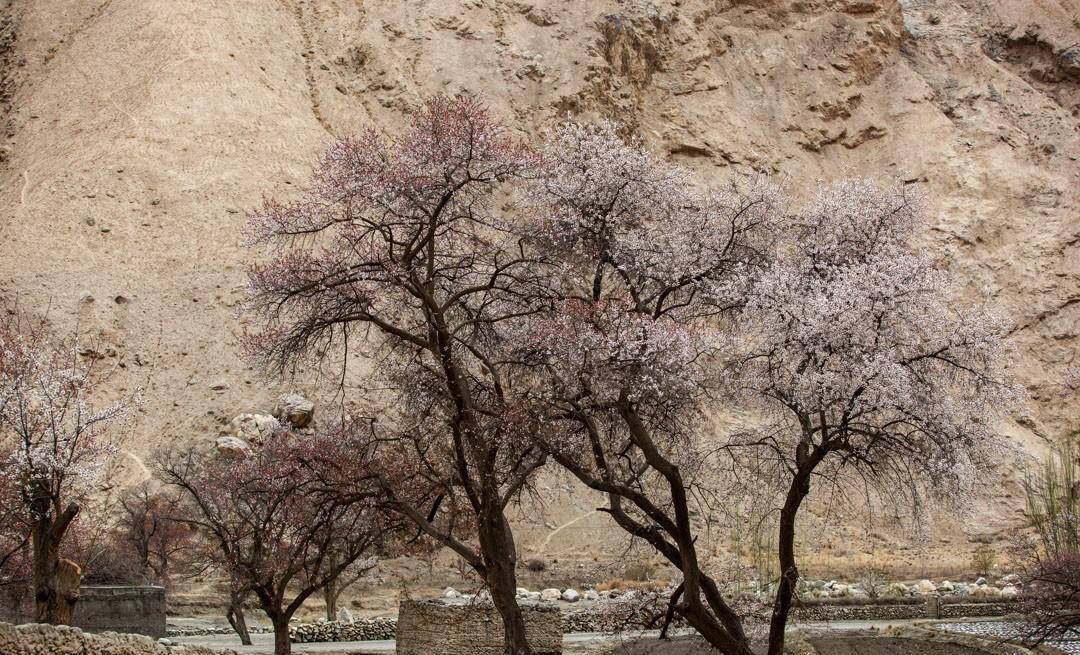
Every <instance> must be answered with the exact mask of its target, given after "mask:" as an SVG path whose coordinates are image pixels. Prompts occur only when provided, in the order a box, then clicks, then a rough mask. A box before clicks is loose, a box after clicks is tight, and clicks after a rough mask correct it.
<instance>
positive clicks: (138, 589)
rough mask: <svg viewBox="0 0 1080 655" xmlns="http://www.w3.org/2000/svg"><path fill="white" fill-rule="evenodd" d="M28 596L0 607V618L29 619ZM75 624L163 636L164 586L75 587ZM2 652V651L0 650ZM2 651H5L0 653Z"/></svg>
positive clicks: (89, 628) (17, 620)
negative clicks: (77, 599) (17, 603)
mask: <svg viewBox="0 0 1080 655" xmlns="http://www.w3.org/2000/svg"><path fill="white" fill-rule="evenodd" d="M29 600H30V599H26V602H24V603H22V604H21V605H20V606H19V607H17V608H10V607H5V608H2V609H0V620H4V621H10V622H11V623H28V622H30V621H32V620H33V615H32V612H31V607H30V603H29ZM72 623H74V624H75V626H76V627H79V628H82V629H84V630H87V631H89V632H104V631H106V630H109V631H112V632H130V633H134V634H140V635H146V636H148V637H154V638H155V639H156V638H158V637H164V636H165V590H164V589H163V588H161V587H155V586H149V585H147V586H121V585H102V586H84V587H82V588H80V589H79V602H78V603H76V604H75V618H74V620H73V621H72ZM0 653H3V651H0ZM4 655H6V654H4Z"/></svg>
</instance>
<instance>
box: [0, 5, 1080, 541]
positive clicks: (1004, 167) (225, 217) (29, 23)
mask: <svg viewBox="0 0 1080 655" xmlns="http://www.w3.org/2000/svg"><path fill="white" fill-rule="evenodd" d="M0 7H3V9H2V11H3V24H2V29H0V61H2V65H3V84H2V87H0V97H2V101H3V103H4V112H5V113H4V116H3V119H2V120H3V122H4V125H3V128H4V134H3V136H2V137H0V162H2V163H0V242H2V244H3V246H2V247H3V250H2V256H0V292H2V293H3V295H4V296H5V297H6V298H8V299H11V298H14V297H16V296H17V297H18V299H19V303H20V304H22V305H23V306H25V307H32V308H35V309H38V310H42V311H46V310H47V311H48V313H49V315H50V316H51V317H52V318H53V319H54V320H57V321H58V322H60V323H61V324H63V325H72V324H74V322H75V320H76V319H77V320H78V322H79V325H80V328H81V330H82V332H83V333H84V335H86V336H88V337H90V338H91V339H92V340H93V342H94V344H93V349H94V351H95V352H94V353H91V354H92V355H93V356H100V357H101V358H102V360H103V363H104V364H105V365H106V366H109V367H112V368H114V369H115V370H114V372H113V375H112V376H111V388H112V390H113V392H115V393H119V392H120V391H121V390H123V389H132V388H134V387H136V386H142V387H143V388H144V395H145V399H146V402H145V405H144V407H143V409H142V411H141V413H140V417H139V421H138V424H137V426H136V427H135V430H134V435H133V438H132V439H131V443H130V444H129V446H128V450H129V451H130V452H131V453H132V455H133V457H134V456H138V455H141V454H144V453H145V452H147V451H148V450H149V449H150V447H151V446H152V445H153V444H155V443H158V442H161V441H162V440H165V439H172V438H189V437H192V436H196V437H198V436H200V435H211V436H212V435H216V434H217V431H218V430H219V429H221V426H222V425H223V424H224V423H225V422H226V421H228V420H229V419H230V418H231V417H232V416H233V415H235V414H237V413H238V412H240V411H251V410H262V411H267V410H269V409H270V406H271V404H272V398H273V396H274V395H275V394H276V393H278V391H279V390H278V389H274V388H271V386H272V385H268V384H267V383H265V382H263V381H262V380H260V379H259V377H258V375H257V373H256V372H254V371H252V370H250V369H249V368H248V367H247V365H246V364H245V363H244V362H243V361H242V360H241V359H240V358H239V357H238V355H237V352H236V350H235V348H234V346H233V337H232V335H233V334H234V333H235V332H236V331H237V330H238V329H239V327H240V324H241V320H242V319H239V318H237V316H236V313H235V309H236V306H237V303H238V301H239V300H240V298H241V297H242V291H243V284H244V262H245V260H246V259H247V258H248V257H249V256H250V253H248V252H246V251H245V249H244V247H243V243H242V236H241V228H242V225H243V221H244V212H245V210H247V209H248V208H250V207H252V206H253V205H255V204H256V203H258V202H259V200H260V197H261V195H262V194H264V193H272V194H275V195H278V196H286V197H287V196H288V195H289V194H290V191H292V190H295V189H298V188H299V187H300V185H302V184H303V183H304V181H305V179H306V176H307V174H308V172H309V170H310V166H311V164H312V162H313V160H314V158H315V157H316V156H317V155H318V154H319V152H320V151H321V150H322V149H323V148H324V147H325V146H326V144H327V143H328V141H329V140H330V139H331V138H332V136H333V135H335V134H340V133H348V132H353V131H356V130H358V129H360V128H361V127H363V126H365V125H368V124H372V123H374V124H376V125H378V126H380V127H382V128H385V129H386V130H389V131H393V130H395V129H396V128H398V127H400V126H401V125H402V124H403V122H404V120H405V117H404V113H405V112H406V111H407V110H408V108H409V107H411V106H413V105H414V104H415V103H416V102H417V101H418V100H420V99H421V98H423V97H425V96H428V95H431V94H434V93H438V92H445V93H457V92H461V91H465V92H471V93H481V94H483V95H484V96H485V97H486V98H487V100H488V101H489V102H490V103H491V104H492V106H493V107H494V109H495V111H496V112H497V113H498V114H499V115H500V116H501V117H502V118H503V119H504V120H506V121H507V122H508V123H509V124H511V125H513V126H514V127H515V128H516V129H518V130H520V131H521V133H522V134H524V135H528V136H530V137H535V136H536V135H538V134H540V133H541V131H542V129H543V128H545V127H546V126H549V125H551V124H552V122H553V121H555V120H556V119H557V118H558V117H560V116H562V115H564V114H566V113H567V112H569V113H572V114H575V115H581V116H584V117H608V118H613V119H616V120H619V121H622V122H624V123H627V124H629V125H630V126H631V127H632V128H633V129H635V130H638V131H640V132H641V133H642V134H643V135H645V137H646V138H647V140H648V142H649V144H650V145H651V146H652V147H653V148H654V149H655V150H656V151H657V152H659V153H662V154H663V155H665V156H667V157H669V158H670V159H672V160H675V161H678V162H680V163H683V164H685V165H687V166H689V167H690V168H692V169H694V170H695V171H697V172H698V173H699V174H700V175H701V176H702V177H703V178H707V179H710V180H714V181H716V182H722V181H723V180H725V179H727V178H728V177H729V176H731V175H736V174H740V173H745V172H746V171H748V170H751V169H764V170H768V171H771V172H774V173H777V174H780V175H782V176H784V177H786V178H787V179H789V180H790V181H791V184H792V188H793V190H794V191H796V192H799V191H800V190H805V189H806V188H808V187H809V186H811V185H812V184H813V183H814V182H815V181H816V180H819V179H829V178H834V177H837V176H841V175H844V174H849V173H867V174H872V175H880V176H899V177H902V178H903V179H905V180H909V181H912V182H917V183H919V184H920V185H921V186H922V187H923V189H924V190H925V191H926V192H927V193H928V194H929V196H930V198H931V199H932V207H933V211H934V215H933V219H932V227H931V229H930V230H929V231H928V232H927V233H926V234H925V235H924V241H925V245H926V247H927V248H929V249H930V250H931V251H932V252H933V253H935V254H936V256H937V257H938V258H939V259H940V262H941V265H942V266H945V267H948V268H950V269H952V270H953V271H955V273H956V275H957V276H958V277H959V279H960V280H961V281H962V282H963V284H964V290H963V293H964V294H965V295H966V296H967V297H968V298H975V297H977V296H979V294H982V293H989V294H990V296H992V299H993V301H994V302H996V303H998V304H999V305H1000V306H1001V307H1003V308H1004V310H1005V311H1006V312H1007V313H1008V314H1009V316H1010V317H1011V318H1012V320H1013V321H1014V324H1015V327H1014V328H1013V338H1014V339H1015V342H1016V344H1017V346H1018V349H1019V352H1020V361H1019V363H1018V366H1017V369H1016V371H1017V375H1018V377H1019V378H1020V379H1021V380H1022V381H1023V382H1024V383H1025V384H1026V385H1027V386H1028V388H1029V389H1030V391H1031V394H1032V397H1033V403H1032V407H1033V409H1032V412H1031V414H1030V416H1029V417H1014V418H1013V419H1012V420H1010V421H1008V422H1007V423H1006V424H1005V426H1004V427H1005V429H1006V430H1008V431H1009V432H1010V434H1012V435H1013V436H1015V437H1016V438H1017V439H1018V440H1020V442H1021V443H1023V444H1024V446H1025V447H1026V448H1028V449H1029V450H1030V451H1033V452H1040V451H1041V450H1042V449H1044V448H1045V444H1046V443H1047V442H1048V441H1049V440H1052V439H1055V438H1058V437H1060V436H1061V435H1062V434H1064V433H1065V431H1066V430H1067V429H1068V428H1069V427H1070V426H1075V425H1076V422H1077V419H1078V418H1080V408H1078V407H1076V405H1075V404H1074V405H1072V406H1069V405H1067V404H1066V402H1065V401H1064V400H1063V399H1062V398H1061V397H1060V394H1059V393H1058V388H1057V386H1056V383H1057V381H1058V380H1059V379H1060V377H1061V376H1062V375H1063V373H1064V371H1065V370H1066V368H1067V367H1068V366H1069V365H1070V364H1072V365H1075V364H1077V363H1078V362H1080V357H1078V350H1080V341H1078V340H1077V334H1078V331H1080V161H1078V159H1080V147H1078V146H1080V132H1078V127H1080V0H1026V1H1025V0H1001V1H998V2H989V1H980V0H905V1H903V2H899V3H898V2H896V1H892V0H885V1H881V2H873V1H871V0H777V1H775V2H769V1H766V0H754V1H747V2H731V1H724V0H655V1H654V2H650V1H647V0H621V1H620V0H534V1H525V0H522V1H515V0H468V1H460V2H458V1H447V0H431V1H424V0H410V1H409V2H391V1H375V0H367V1H365V0H0ZM1017 475H1018V474H1017V473H1016V472H1015V471H1011V472H1010V471H1005V472H1004V473H991V472H988V473H987V488H988V490H989V491H988V500H987V503H986V506H985V508H984V511H983V513H982V515H981V516H980V517H979V519H978V520H977V521H975V522H974V523H971V524H969V528H968V533H969V534H968V536H970V533H971V532H972V531H975V532H983V533H987V534H992V533H995V532H1000V531H1001V530H1003V529H1004V528H1005V527H1006V526H1008V525H1009V524H1010V522H1015V520H1016V518H1017V511H1018V506H1019V502H1018V496H1017V489H1016V480H1017ZM580 505H581V507H580V508H579V509H567V510H565V511H564V512H563V514H565V516H564V518H565V519H566V520H571V519H573V518H581V517H588V509H589V507H590V505H589V503H588V502H584V501H583V502H581V503H580ZM582 512H584V514H583V513H582ZM593 519H595V517H591V518H587V519H586V518H583V519H582V521H580V522H579V524H578V525H577V527H578V528H582V529H583V528H584V526H586V525H587V524H589V521H590V520H593ZM560 520H563V519H560ZM971 526H973V527H971ZM571 532H572V531H570V530H567V531H566V533H567V534H569V533H571ZM543 534H547V535H548V536H546V537H544V539H546V541H544V542H543V544H542V546H543V548H548V547H550V542H551V540H552V535H551V534H550V533H547V532H544V533H543ZM957 534H958V535H959V536H956V537H942V539H944V540H945V541H943V542H942V543H948V541H949V540H951V539H956V540H958V541H959V542H960V543H968V542H967V537H965V536H964V535H962V534H960V533H957ZM560 538H561V537H560Z"/></svg>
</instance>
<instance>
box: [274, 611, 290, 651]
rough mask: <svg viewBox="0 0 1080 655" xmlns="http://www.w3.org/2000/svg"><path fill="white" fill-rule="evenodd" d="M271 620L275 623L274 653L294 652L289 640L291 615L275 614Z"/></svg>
mask: <svg viewBox="0 0 1080 655" xmlns="http://www.w3.org/2000/svg"><path fill="white" fill-rule="evenodd" d="M271 621H272V622H273V624H274V655H289V654H290V653H291V652H292V642H291V641H289V617H287V616H280V615H279V616H274V617H272V618H271Z"/></svg>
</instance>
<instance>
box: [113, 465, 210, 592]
mask: <svg viewBox="0 0 1080 655" xmlns="http://www.w3.org/2000/svg"><path fill="white" fill-rule="evenodd" d="M117 504H118V506H119V507H118V509H119V519H118V521H117V525H116V526H115V528H114V529H113V531H112V534H111V535H110V536H111V540H112V546H113V547H114V548H120V549H123V550H124V551H126V552H128V553H131V554H134V556H135V558H134V559H135V561H134V563H133V566H134V570H135V573H136V574H137V575H138V576H139V577H140V578H141V579H142V580H144V581H147V582H152V583H153V584H158V585H162V586H164V587H168V586H170V584H171V581H172V578H173V576H174V575H176V574H179V573H185V572H187V571H189V570H190V569H191V568H193V563H192V561H191V560H192V556H193V553H194V552H195V550H196V545H195V543H194V542H195V539H196V538H197V534H196V532H195V530H194V529H192V527H191V526H190V525H188V524H186V523H184V522H182V521H179V520H177V518H176V517H178V516H179V515H180V514H181V508H182V506H183V497H182V496H181V495H180V494H178V493H176V492H175V490H172V491H166V490H165V489H162V488H160V485H159V484H157V483H156V481H154V480H146V481H144V482H141V483H139V484H137V485H135V486H134V487H131V488H129V489H125V490H124V491H123V492H122V493H121V494H120V497H119V499H118V503H117Z"/></svg>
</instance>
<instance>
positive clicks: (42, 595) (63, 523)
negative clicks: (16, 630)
mask: <svg viewBox="0 0 1080 655" xmlns="http://www.w3.org/2000/svg"><path fill="white" fill-rule="evenodd" d="M36 505H37V506H35V507H34V509H33V514H32V515H33V517H34V526H33V529H32V531H31V543H32V549H33V564H32V568H31V571H32V574H33V580H34V621H36V622H37V623H51V624H53V625H61V624H63V625H70V624H71V618H72V615H73V614H74V612H75V603H76V602H77V601H78V599H79V583H80V581H81V578H82V571H81V570H80V569H79V567H78V565H76V564H75V563H74V562H72V561H70V560H61V559H60V540H61V539H62V538H63V536H64V533H65V532H66V531H67V526H68V525H70V523H71V521H72V520H73V519H74V518H75V514H77V513H78V511H79V510H78V508H77V507H75V506H70V507H68V508H67V509H66V510H64V512H62V513H61V514H60V516H59V517H55V518H54V517H53V515H52V514H51V512H50V510H49V508H48V504H47V503H46V502H41V503H37V504H36Z"/></svg>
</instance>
